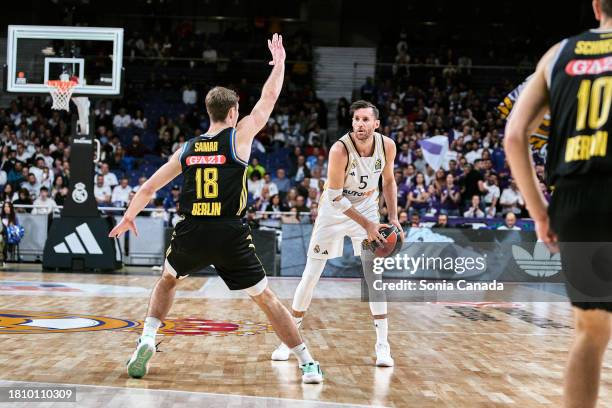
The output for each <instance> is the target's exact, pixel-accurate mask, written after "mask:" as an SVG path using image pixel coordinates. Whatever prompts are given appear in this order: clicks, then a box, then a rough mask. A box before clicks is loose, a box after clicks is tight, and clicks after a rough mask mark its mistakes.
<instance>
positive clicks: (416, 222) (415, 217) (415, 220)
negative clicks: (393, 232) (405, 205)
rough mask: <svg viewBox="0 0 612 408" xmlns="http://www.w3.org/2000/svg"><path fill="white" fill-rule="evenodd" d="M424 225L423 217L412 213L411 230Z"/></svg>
mask: <svg viewBox="0 0 612 408" xmlns="http://www.w3.org/2000/svg"><path fill="white" fill-rule="evenodd" d="M421 227H423V225H422V224H421V216H420V215H419V213H416V212H415V213H412V215H411V216H410V228H421Z"/></svg>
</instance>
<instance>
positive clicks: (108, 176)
mask: <svg viewBox="0 0 612 408" xmlns="http://www.w3.org/2000/svg"><path fill="white" fill-rule="evenodd" d="M100 175H102V176H103V177H104V185H105V186H108V187H110V188H113V187H115V186H116V185H117V184H119V182H118V181H117V176H115V173H111V171H110V167H109V166H108V163H102V165H101V166H100Z"/></svg>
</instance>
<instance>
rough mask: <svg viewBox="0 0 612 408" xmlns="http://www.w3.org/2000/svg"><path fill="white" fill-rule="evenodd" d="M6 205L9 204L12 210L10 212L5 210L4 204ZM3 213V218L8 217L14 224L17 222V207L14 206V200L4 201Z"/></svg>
mask: <svg viewBox="0 0 612 408" xmlns="http://www.w3.org/2000/svg"><path fill="white" fill-rule="evenodd" d="M5 205H8V206H9V208H10V210H11V212H10V214H7V213H6V212H4V206H5ZM1 214H2V215H1V217H2V218H8V220H9V223H10V224H14V225H16V224H17V218H16V216H15V207H13V203H12V202H10V201H8V200H6V201H5V202H4V203H2V213H1Z"/></svg>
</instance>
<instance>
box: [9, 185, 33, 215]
mask: <svg viewBox="0 0 612 408" xmlns="http://www.w3.org/2000/svg"><path fill="white" fill-rule="evenodd" d="M13 204H14V205H32V199H31V198H30V193H29V192H28V190H27V189H25V188H21V189H19V192H18V193H17V199H16V200H13ZM11 208H12V207H11ZM15 211H16V212H20V213H29V212H32V209H31V208H17V209H15Z"/></svg>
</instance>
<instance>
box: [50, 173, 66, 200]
mask: <svg viewBox="0 0 612 408" xmlns="http://www.w3.org/2000/svg"><path fill="white" fill-rule="evenodd" d="M67 196H68V186H66V185H65V182H64V176H61V175H60V176H57V177H56V178H55V181H54V182H53V187H52V189H51V197H53V200H54V201H55V203H56V204H57V205H64V202H65V199H66V197H67Z"/></svg>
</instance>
